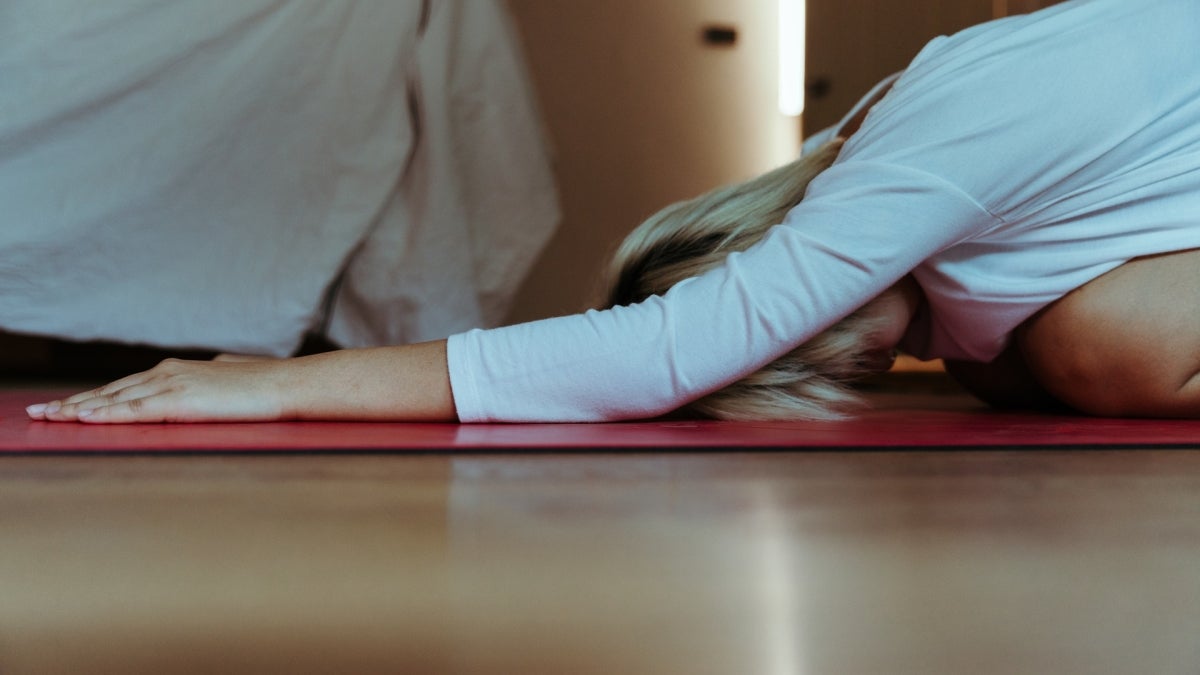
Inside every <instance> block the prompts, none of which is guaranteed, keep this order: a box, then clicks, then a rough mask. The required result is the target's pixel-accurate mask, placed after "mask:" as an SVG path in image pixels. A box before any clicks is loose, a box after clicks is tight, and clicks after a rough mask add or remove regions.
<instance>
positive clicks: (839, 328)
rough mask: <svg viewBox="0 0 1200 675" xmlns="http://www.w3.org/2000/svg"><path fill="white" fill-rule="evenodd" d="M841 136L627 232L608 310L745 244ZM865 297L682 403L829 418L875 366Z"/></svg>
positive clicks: (876, 326) (853, 401)
mask: <svg viewBox="0 0 1200 675" xmlns="http://www.w3.org/2000/svg"><path fill="white" fill-rule="evenodd" d="M840 149H841V140H840V139H838V140H835V141H832V142H830V143H828V144H826V145H825V146H823V147H822V148H820V149H819V150H817V151H816V152H814V153H812V154H810V155H806V156H805V157H803V158H801V159H800V160H797V161H795V162H792V163H791V164H788V165H786V166H783V167H781V168H779V169H776V170H774V171H771V172H770V173H767V174H764V175H763V176H760V177H758V178H755V179H753V180H751V181H748V182H746V183H742V184H739V185H734V186H730V187H725V188H721V189H718V190H716V191H713V192H711V193H708V194H706V195H702V196H700V197H697V198H695V199H691V200H688V201H684V202H680V203H678V204H673V205H671V206H668V207H667V208H665V209H663V210H662V211H660V212H659V213H657V214H655V215H654V216H652V217H651V218H650V219H649V220H647V221H646V222H644V223H642V224H641V225H640V226H639V227H638V228H637V229H635V230H634V231H633V232H632V233H631V234H630V235H629V236H628V237H627V238H626V239H625V242H624V243H623V244H622V245H621V247H620V249H618V251H617V254H616V255H615V256H614V258H613V262H612V265H611V266H610V269H609V275H608V280H609V285H608V287H609V289H610V291H609V296H608V300H607V306H610V307H611V306H615V305H628V304H633V303H637V302H641V301H642V300H645V299H646V298H648V297H650V296H652V295H661V294H663V293H666V292H667V290H669V289H670V288H671V287H672V286H674V285H675V284H676V283H678V282H680V281H683V280H684V279H688V278H691V277H694V276H697V275H699V274H702V273H704V272H705V271H707V270H709V269H711V268H713V267H716V266H718V265H720V264H721V263H722V261H724V259H725V257H726V256H728V255H729V254H730V253H732V252H734V251H742V250H745V249H747V248H749V247H750V246H751V245H753V244H754V243H755V242H757V241H758V240H759V239H761V238H762V236H763V235H764V234H765V233H766V232H767V230H769V229H770V228H771V227H772V226H774V225H776V224H778V223H780V222H782V221H783V218H784V215H785V214H786V213H787V212H788V210H790V209H791V208H792V207H793V206H795V205H796V204H798V203H799V202H800V200H801V199H802V198H803V195H804V191H805V189H806V188H807V187H808V183H809V182H810V181H811V180H812V179H813V178H815V177H816V176H817V175H818V174H819V173H820V172H821V171H824V170H825V169H826V168H828V167H829V166H830V165H831V164H832V163H833V161H834V159H836V158H837V154H838V151H839V150H840ZM884 321H885V319H884V318H883V317H882V316H881V315H880V313H879V312H876V311H873V303H872V304H868V305H867V306H866V307H864V308H862V309H860V310H858V311H856V312H855V313H853V314H851V315H850V316H848V317H846V318H845V319H843V320H841V321H839V322H838V323H837V324H835V325H833V326H832V327H830V328H829V329H827V330H826V331H824V332H823V333H821V334H819V335H817V336H816V337H814V338H813V339H811V340H809V341H808V342H806V343H805V344H803V345H800V346H799V347H797V348H796V349H794V350H792V351H791V352H789V353H788V354H785V355H784V356H782V357H780V358H779V359H777V360H776V361H774V362H772V363H770V364H768V365H767V366H765V367H764V368H762V369H761V370H759V371H757V372H755V373H752V374H751V375H749V376H747V377H745V378H743V379H742V380H739V381H738V382H735V383H733V384H731V385H729V386H727V387H725V388H724V389H721V390H719V391H716V392H714V393H712V394H709V395H708V396H705V397H704V398H702V399H700V400H698V401H695V402H694V403H692V404H690V405H689V406H688V407H687V409H689V410H692V411H695V412H698V413H700V414H703V415H706V416H710V417H716V418H720V419H831V418H837V417H841V416H843V415H845V414H846V413H847V412H849V411H851V410H852V409H854V408H856V407H858V406H859V405H860V402H859V397H858V396H857V394H856V393H855V392H854V391H853V389H852V388H851V387H850V383H852V382H853V381H854V380H856V379H859V378H861V377H862V376H864V375H866V374H869V373H870V372H873V370H875V369H876V367H875V366H873V363H872V362H873V361H878V356H877V355H876V354H875V353H874V352H875V349H874V347H875V342H874V340H873V339H872V338H873V336H874V335H875V334H877V333H879V332H880V330H881V328H882V326H881V324H882V323H883V322H884Z"/></svg>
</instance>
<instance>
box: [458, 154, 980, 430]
mask: <svg viewBox="0 0 1200 675" xmlns="http://www.w3.org/2000/svg"><path fill="white" fill-rule="evenodd" d="M990 222H991V217H990V216H989V215H988V213H987V212H986V211H985V210H984V209H982V208H981V207H980V206H979V205H978V204H977V203H976V202H975V201H974V200H973V199H971V198H970V197H969V196H967V195H966V194H965V193H963V192H962V191H960V190H958V189H957V188H956V187H955V186H953V185H951V184H949V183H947V182H946V181H944V180H943V179H941V178H938V177H937V176H934V175H932V174H929V173H925V172H922V171H919V170H914V169H911V168H906V167H901V166H895V165H888V164H882V163H875V162H864V161H857V162H847V163H841V164H835V165H834V166H833V167H831V168H830V169H828V170H826V171H825V172H824V173H823V174H821V175H820V176H819V177H818V178H817V179H816V180H815V181H813V183H812V184H811V185H810V188H809V191H808V196H806V198H805V200H804V201H803V202H802V203H801V204H800V205H798V206H797V207H795V208H794V209H793V210H792V211H791V212H789V214H788V215H787V217H786V218H785V220H784V222H783V223H781V224H780V225H777V226H776V227H773V228H772V229H771V230H770V231H769V232H768V234H767V235H766V236H765V237H764V238H763V240H762V241H760V242H759V243H758V244H756V245H755V246H753V247H751V248H750V249H748V250H747V251H745V252H744V253H733V254H731V255H730V256H729V257H728V258H727V259H726V261H725V263H724V264H723V265H721V266H719V267H717V268H716V269H713V270H711V271H709V272H708V273H706V274H704V275H701V276H699V277H696V278H693V279H688V280H686V281H684V282H681V283H679V284H677V285H676V286H675V287H674V288H672V289H671V290H670V291H669V292H668V293H666V294H665V295H663V296H661V297H658V296H656V297H652V298H650V299H648V300H646V301H645V302H642V303H639V304H636V305H631V306H627V307H616V308H613V309H609V310H604V311H590V312H587V313H585V314H579V315H574V316H567V317H560V318H555V319H548V320H544V321H538V322H533V323H527V324H520V325H516V326H510V327H506V328H500V329H493V330H475V331H471V332H469V333H464V334H459V335H455V336H453V337H451V339H450V341H449V346H448V358H449V366H450V380H451V386H452V388H453V392H454V400H455V405H456V408H457V410H458V415H459V419H460V420H462V421H464V422H500V421H504V422H587V421H615V420H622V419H633V418H641V417H649V416H655V415H659V414H663V413H666V412H669V411H671V410H674V409H676V408H678V407H679V406H681V405H683V404H685V403H687V402H689V401H692V400H695V399H696V398H699V397H701V396H703V395H705V394H707V393H709V392H712V391H715V390H716V389H719V388H721V387H723V386H725V385H726V384H729V383H731V382H734V381H736V380H738V379H740V378H742V377H744V376H745V375H747V374H749V373H751V372H754V371H755V370H757V369H759V368H760V367H762V366H763V365H765V364H766V363H769V362H770V361H772V360H774V359H775V358H777V357H779V356H780V355H782V354H784V353H786V352H788V351H789V350H791V349H793V348H794V347H795V346H797V345H799V344H801V343H802V342H804V341H805V340H807V339H809V338H811V337H812V336H814V335H815V334H817V333H819V332H820V331H821V330H823V329H825V328H826V327H828V326H830V325H831V324H833V323H835V322H836V321H838V320H839V319H841V318H842V317H844V316H845V315H847V314H849V313H850V312H852V311H854V310H855V309H856V308H858V307H860V306H862V305H863V304H864V303H866V302H867V301H868V300H870V299H872V298H874V297H875V296H876V295H878V294H879V293H880V292H882V291H883V290H885V289H886V288H888V287H889V286H890V285H892V284H893V283H895V282H896V281H897V280H898V279H899V278H900V277H902V276H904V274H906V273H907V272H909V271H910V270H911V269H912V268H913V267H915V266H916V265H917V264H918V263H920V262H921V261H922V260H924V259H925V258H927V257H929V256H930V255H932V254H933V253H936V252H937V251H939V250H941V249H943V248H944V247H946V246H948V245H951V244H953V243H955V242H957V241H960V240H962V239H963V238H964V237H966V236H969V235H970V234H971V233H972V232H976V231H979V230H980V229H981V228H983V227H985V226H986V224H988V223H990Z"/></svg>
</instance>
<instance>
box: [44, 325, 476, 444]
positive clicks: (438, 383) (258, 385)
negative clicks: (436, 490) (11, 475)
mask: <svg viewBox="0 0 1200 675" xmlns="http://www.w3.org/2000/svg"><path fill="white" fill-rule="evenodd" d="M28 413H29V415H30V417H32V418H34V419H38V420H47V421H53V422H70V421H80V422H90V423H102V424H124V423H131V422H270V421H276V420H288V419H307V420H362V421H413V422H416V421H453V420H454V419H456V414H455V407H454V400H453V397H452V396H451V392H450V378H449V375H448V374H447V368H446V343H445V341H439V342H427V343H422V344H416V345H407V346H401V347H380V348H375V349H354V350H345V351H339V352H330V353H328V354H320V355H316V356H308V357H303V358H296V359H281V360H270V359H265V360H262V359H258V360H256V359H251V360H224V361H180V360H177V359H168V360H166V361H163V362H162V363H160V364H159V365H158V366H155V367H154V368H152V369H150V370H148V371H145V372H142V373H135V374H133V375H130V376H129V377H124V378H121V379H120V380H117V381H116V382H113V383H110V384H107V385H105V386H103V387H99V388H97V389H93V390H90V391H85V392H82V393H80V394H76V395H74V396H70V397H68V398H66V399H63V400H60V401H50V402H48V403H41V404H34V405H31V406H30V407H29V408H28Z"/></svg>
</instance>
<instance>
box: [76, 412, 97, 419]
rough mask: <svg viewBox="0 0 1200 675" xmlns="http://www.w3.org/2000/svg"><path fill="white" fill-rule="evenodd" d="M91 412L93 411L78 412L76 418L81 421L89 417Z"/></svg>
mask: <svg viewBox="0 0 1200 675" xmlns="http://www.w3.org/2000/svg"><path fill="white" fill-rule="evenodd" d="M93 412H95V411H94V410H80V411H79V413H78V414H77V415H76V417H79V418H80V419H82V418H84V417H91V416H92V413H93Z"/></svg>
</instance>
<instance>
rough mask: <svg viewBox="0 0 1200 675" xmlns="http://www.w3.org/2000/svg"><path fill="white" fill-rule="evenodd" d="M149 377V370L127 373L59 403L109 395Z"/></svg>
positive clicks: (77, 401)
mask: <svg viewBox="0 0 1200 675" xmlns="http://www.w3.org/2000/svg"><path fill="white" fill-rule="evenodd" d="M148 379H150V374H149V371H143V372H140V373H134V374H133V375H127V376H125V377H122V378H121V379H119V380H114V381H112V382H109V383H108V384H106V385H104V386H102V387H97V388H95V389H89V390H87V391H81V392H79V393H78V394H73V395H71V396H68V397H67V398H65V399H62V400H61V401H59V402H58V403H59V404H61V405H67V404H70V403H79V402H80V401H86V400H88V399H92V398H100V397H102V396H109V395H112V394H114V393H116V392H118V391H120V390H122V389H125V388H126V387H131V386H133V385H137V384H142V383H143V382H145V381H147V380H148Z"/></svg>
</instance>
